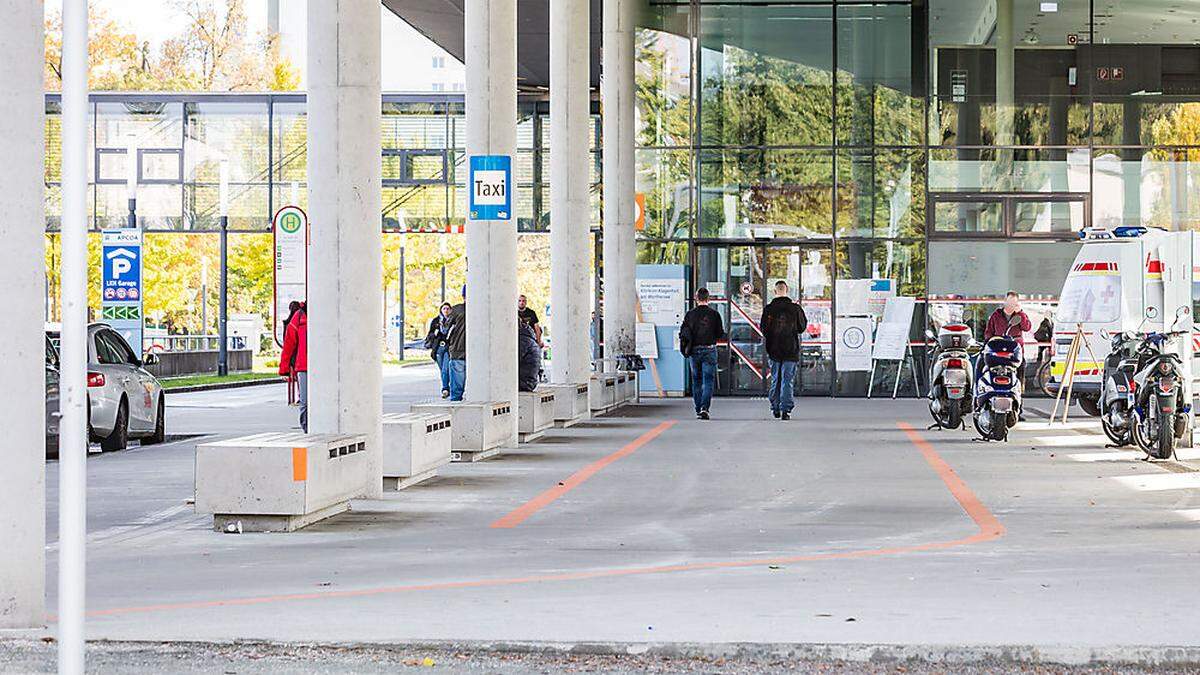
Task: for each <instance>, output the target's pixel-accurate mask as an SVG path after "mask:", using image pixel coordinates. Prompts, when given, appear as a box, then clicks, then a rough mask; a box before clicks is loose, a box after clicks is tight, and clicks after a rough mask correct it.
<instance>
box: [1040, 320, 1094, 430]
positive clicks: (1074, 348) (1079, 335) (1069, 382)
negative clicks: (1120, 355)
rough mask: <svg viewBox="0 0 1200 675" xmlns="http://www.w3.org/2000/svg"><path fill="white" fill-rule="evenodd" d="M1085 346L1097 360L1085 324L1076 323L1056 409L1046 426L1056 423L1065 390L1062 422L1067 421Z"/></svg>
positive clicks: (1055, 397)
mask: <svg viewBox="0 0 1200 675" xmlns="http://www.w3.org/2000/svg"><path fill="white" fill-rule="evenodd" d="M1083 347H1087V350H1088V354H1090V355H1091V357H1092V361H1093V362H1096V355H1095V354H1093V353H1092V347H1091V345H1089V344H1088V343H1087V339H1086V338H1085V337H1084V334H1083V324H1081V323H1077V324H1075V335H1074V336H1072V337H1071V346H1070V347H1068V348H1067V358H1066V370H1065V371H1064V372H1063V381H1062V384H1061V385H1059V387H1058V393H1057V394H1056V395H1055V396H1054V409H1053V410H1051V412H1050V421H1048V422H1046V426H1050V425H1052V424H1054V418H1055V417H1056V416H1057V415H1058V404H1059V403H1060V402H1063V401H1064V399H1063V391H1064V390H1066V392H1067V396H1066V399H1065V404H1064V405H1063V412H1062V423H1063V424H1066V423H1067V411H1068V410H1070V409H1071V392H1072V391H1073V390H1074V388H1075V364H1076V363H1077V362H1078V361H1079V352H1080V351H1082V348H1083Z"/></svg>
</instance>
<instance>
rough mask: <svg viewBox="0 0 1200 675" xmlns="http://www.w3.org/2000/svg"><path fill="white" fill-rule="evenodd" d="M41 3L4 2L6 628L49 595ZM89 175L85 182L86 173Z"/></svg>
mask: <svg viewBox="0 0 1200 675" xmlns="http://www.w3.org/2000/svg"><path fill="white" fill-rule="evenodd" d="M42 11H43V10H42V3H41V2H29V1H28V0H24V1H22V0H0V15H2V16H4V22H3V23H0V55H2V56H3V58H0V91H3V92H4V96H0V119H2V120H4V124H3V125H2V126H0V157H4V158H5V161H4V162H3V163H0V185H3V186H4V189H3V190H0V213H3V214H5V215H4V218H2V219H0V241H3V242H4V245H3V246H0V286H2V287H3V288H11V289H26V290H25V292H19V293H11V294H10V295H11V297H9V298H8V299H7V300H6V305H7V307H6V315H7V317H6V321H7V323H8V326H9V328H8V330H7V331H6V333H7V335H6V336H5V339H4V340H0V363H3V364H4V371H5V372H4V379H5V386H4V388H3V390H0V429H3V430H4V443H2V444H0V466H3V467H4V468H3V472H2V473H0V542H4V554H3V555H0V628H33V627H35V626H41V625H42V623H43V621H44V616H45V606H44V605H45V595H46V569H45V565H46V560H45V559H46V554H45V545H46V486H45V477H46V454H45V450H44V449H43V448H44V444H45V429H44V424H45V414H46V413H45V410H46V409H45V403H44V402H43V398H42V392H43V388H44V387H45V373H44V372H43V368H42V362H43V361H44V360H45V359H44V357H43V354H44V353H45V351H46V348H45V341H46V338H45V334H44V333H43V331H42V323H43V321H44V320H45V316H44V310H45V308H44V307H43V306H42V301H43V299H44V298H45V293H44V292H34V289H39V288H44V287H45V283H46V282H45V277H44V276H43V273H44V267H45V258H44V255H43V251H44V248H45V240H44V239H43V234H42V232H43V223H45V222H46V217H45V214H44V213H43V202H42V185H43V180H44V175H43V171H42V163H43V161H44V157H45V152H44V148H43V140H42V139H43V135H44V134H43V131H44V130H43V128H42V125H43V120H44V118H45V103H43V100H42V49H43V45H42ZM85 180H86V179H85Z"/></svg>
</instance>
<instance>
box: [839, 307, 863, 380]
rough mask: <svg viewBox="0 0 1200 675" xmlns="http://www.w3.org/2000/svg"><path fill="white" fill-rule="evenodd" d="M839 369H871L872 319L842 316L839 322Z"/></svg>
mask: <svg viewBox="0 0 1200 675" xmlns="http://www.w3.org/2000/svg"><path fill="white" fill-rule="evenodd" d="M835 354H836V359H835V360H836V362H837V370H838V371H841V372H854V371H859V372H866V371H869V370H871V319H869V318H867V317H842V318H839V319H838V322H837V351H836V352H835Z"/></svg>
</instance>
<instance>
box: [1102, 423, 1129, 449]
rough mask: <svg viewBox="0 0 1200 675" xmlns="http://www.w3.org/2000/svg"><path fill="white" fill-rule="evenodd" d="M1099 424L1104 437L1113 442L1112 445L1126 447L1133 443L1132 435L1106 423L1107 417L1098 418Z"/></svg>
mask: <svg viewBox="0 0 1200 675" xmlns="http://www.w3.org/2000/svg"><path fill="white" fill-rule="evenodd" d="M1100 424H1101V426H1103V427H1104V435H1105V436H1108V440H1110V441H1112V442H1113V445H1117V446H1126V445H1129V444H1130V443H1132V442H1133V433H1132V432H1131V431H1130V430H1129V429H1126V430H1124V431H1121V430H1120V429H1117V428H1116V427H1114V426H1112V425H1111V424H1109V423H1108V417H1107V416H1104V417H1101V418H1100Z"/></svg>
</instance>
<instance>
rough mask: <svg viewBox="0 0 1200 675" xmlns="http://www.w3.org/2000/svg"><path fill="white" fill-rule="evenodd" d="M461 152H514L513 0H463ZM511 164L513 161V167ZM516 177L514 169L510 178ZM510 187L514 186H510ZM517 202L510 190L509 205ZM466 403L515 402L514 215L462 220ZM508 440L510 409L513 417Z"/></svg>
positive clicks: (515, 73) (515, 67) (482, 153)
mask: <svg viewBox="0 0 1200 675" xmlns="http://www.w3.org/2000/svg"><path fill="white" fill-rule="evenodd" d="M465 10H466V80H467V90H466V112H467V155H468V156H470V155H509V156H511V157H513V163H514V165H515V164H516V153H517V2H516V0H467V2H466V8H465ZM514 169H515V166H514ZM513 178H514V180H515V178H516V176H515V172H514V176H513ZM510 188H513V189H514V190H515V186H510ZM516 203H517V200H516V198H515V196H514V198H513V205H514V206H515V205H516ZM465 399H466V400H468V401H510V402H512V404H513V406H514V408H513V409H514V410H515V409H516V408H515V406H516V400H517V229H516V220H515V218H514V219H513V220H507V221H468V222H467V388H466V394H465ZM513 421H514V427H513V440H515V438H516V427H515V422H516V415H513Z"/></svg>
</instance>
